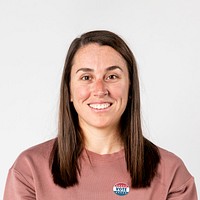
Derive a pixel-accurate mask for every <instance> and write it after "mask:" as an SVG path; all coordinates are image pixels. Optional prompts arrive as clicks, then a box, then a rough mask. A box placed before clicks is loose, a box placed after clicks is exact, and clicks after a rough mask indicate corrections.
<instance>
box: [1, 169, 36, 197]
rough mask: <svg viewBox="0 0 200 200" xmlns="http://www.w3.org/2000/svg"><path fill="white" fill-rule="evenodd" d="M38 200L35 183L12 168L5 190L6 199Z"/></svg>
mask: <svg viewBox="0 0 200 200" xmlns="http://www.w3.org/2000/svg"><path fill="white" fill-rule="evenodd" d="M13 199H14V200H36V197H35V190H34V187H33V185H32V184H31V183H30V182H29V181H28V180H27V179H26V178H25V177H24V176H23V175H22V174H21V173H20V172H18V171H17V170H15V169H13V168H11V169H10V170H9V173H8V177H7V182H6V186H5V191H4V200H13Z"/></svg>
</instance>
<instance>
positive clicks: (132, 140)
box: [50, 30, 160, 188]
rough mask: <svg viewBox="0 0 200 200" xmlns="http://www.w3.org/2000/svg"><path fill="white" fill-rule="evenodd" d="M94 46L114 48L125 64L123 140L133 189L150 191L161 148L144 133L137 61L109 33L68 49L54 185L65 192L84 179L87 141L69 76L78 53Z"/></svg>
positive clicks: (84, 37)
mask: <svg viewBox="0 0 200 200" xmlns="http://www.w3.org/2000/svg"><path fill="white" fill-rule="evenodd" d="M91 43H96V44H98V45H106V46H110V47H112V48H113V49H115V50H116V51H117V52H118V53H119V54H120V55H121V56H122V57H123V58H124V59H125V61H126V64H127V68H128V73H129V81H130V87H129V98H128V102H127V106H126V109H125V111H124V113H123V114H122V116H121V121H120V128H121V131H120V137H121V140H122V142H123V144H124V150H125V158H126V165H127V171H128V172H129V173H130V176H131V180H132V183H131V184H132V187H133V188H142V187H148V186H150V184H151V181H152V180H153V178H154V176H155V174H156V171H157V167H158V164H159V161H160V154H159V151H158V148H157V147H156V146H155V145H154V144H153V143H151V142H150V141H149V140H148V139H146V138H145V137H144V136H143V133H142V126H141V116H140V87H139V78H138V70H137V64H136V60H135V58H134V55H133V53H132V51H131V50H130V48H129V47H128V46H127V44H126V43H125V42H124V40H123V39H122V38H121V37H119V36H118V35H116V34H115V33H113V32H110V31H106V30H97V31H90V32H87V33H85V34H83V35H81V36H80V37H78V38H76V39H74V40H73V42H72V43H71V45H70V47H69V49H68V53H67V56H66V60H65V65H64V70H63V75H62V81H61V89H60V107H59V124H58V136H57V139H56V140H55V143H54V148H53V150H52V153H51V157H50V167H51V171H52V175H53V179H54V183H55V184H58V185H59V186H61V187H64V188H67V187H70V186H74V185H75V184H78V174H79V175H81V166H80V164H79V162H78V158H79V156H80V154H81V152H82V151H83V149H84V137H83V134H82V132H81V128H80V127H79V122H78V114H77V112H76V111H75V108H74V106H73V103H72V102H71V100H70V75H71V69H72V66H73V59H74V56H75V55H76V53H77V51H78V50H79V49H80V48H81V47H84V46H86V45H89V44H91Z"/></svg>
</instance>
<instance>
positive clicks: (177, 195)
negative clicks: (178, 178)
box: [167, 177, 198, 200]
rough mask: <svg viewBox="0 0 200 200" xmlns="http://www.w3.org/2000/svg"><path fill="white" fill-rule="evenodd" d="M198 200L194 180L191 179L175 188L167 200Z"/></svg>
mask: <svg viewBox="0 0 200 200" xmlns="http://www.w3.org/2000/svg"><path fill="white" fill-rule="evenodd" d="M175 199H176V200H198V198H197V192H196V187H195V183H194V178H193V177H191V178H190V179H189V180H188V181H187V182H186V183H185V184H183V185H181V186H180V187H178V188H173V189H171V190H170V192H169V194H168V198H167V200H175Z"/></svg>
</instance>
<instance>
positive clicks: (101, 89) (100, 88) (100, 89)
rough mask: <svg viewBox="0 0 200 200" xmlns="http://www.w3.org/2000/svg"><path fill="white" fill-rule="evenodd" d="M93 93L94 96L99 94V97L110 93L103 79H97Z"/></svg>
mask: <svg viewBox="0 0 200 200" xmlns="http://www.w3.org/2000/svg"><path fill="white" fill-rule="evenodd" d="M93 93H94V96H97V97H104V96H106V95H108V90H107V88H106V84H105V83H104V81H103V80H97V81H96V82H95V83H94V89H93Z"/></svg>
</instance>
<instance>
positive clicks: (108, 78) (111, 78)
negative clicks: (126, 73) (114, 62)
mask: <svg viewBox="0 0 200 200" xmlns="http://www.w3.org/2000/svg"><path fill="white" fill-rule="evenodd" d="M117 78H118V76H117V75H115V74H111V75H109V76H108V77H107V78H106V79H107V80H115V79H117Z"/></svg>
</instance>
